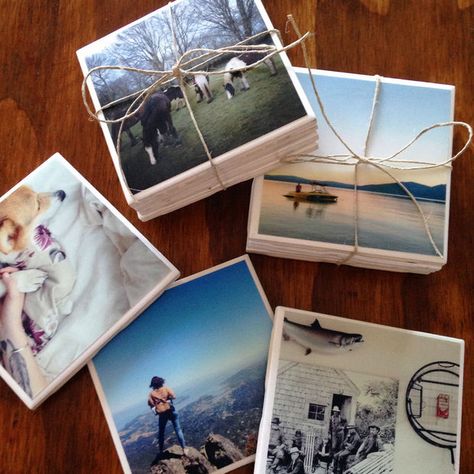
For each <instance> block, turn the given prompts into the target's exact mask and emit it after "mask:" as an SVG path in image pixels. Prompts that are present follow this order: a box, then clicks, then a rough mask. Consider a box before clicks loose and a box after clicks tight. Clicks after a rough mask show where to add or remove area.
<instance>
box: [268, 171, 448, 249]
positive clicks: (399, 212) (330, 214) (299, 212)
mask: <svg viewBox="0 0 474 474" xmlns="http://www.w3.org/2000/svg"><path fill="white" fill-rule="evenodd" d="M265 178H266V179H265V180H264V182H263V192H262V203H261V211H260V220H259V234H264V235H272V236H278V237H286V238H295V239H304V240H311V241H321V242H328V243H334V244H346V245H354V213H355V207H354V198H355V193H354V191H353V189H351V188H349V187H346V186H344V187H336V186H325V189H326V191H327V192H328V193H330V194H331V195H334V196H337V200H336V201H331V202H328V201H326V202H317V201H315V202H314V201H308V200H306V199H296V198H293V197H285V195H289V193H290V192H294V191H295V189H296V184H297V183H296V182H293V181H294V179H291V182H289V181H281V180H280V179H279V177H278V178H277V177H275V176H272V177H269V176H266V177H265ZM269 178H273V179H272V180H271V179H269ZM292 178H293V177H292ZM301 183H302V189H301V191H303V192H309V191H311V185H310V183H306V181H305V180H302V181H301ZM323 184H324V183H323ZM410 184H411V186H412V187H415V186H416V183H410ZM396 186H398V185H396ZM420 188H423V191H424V193H425V194H426V195H428V194H429V193H430V192H431V194H432V196H435V197H437V198H438V199H435V198H434V197H432V198H431V199H428V198H426V197H424V198H421V197H419V196H416V194H415V196H416V197H417V202H418V204H419V205H420V206H421V208H422V210H423V213H424V214H425V216H426V217H427V219H428V223H429V227H430V230H431V233H432V236H433V239H434V241H435V243H436V245H437V246H438V248H439V249H440V251H441V252H443V253H444V228H445V227H444V223H445V202H444V196H445V191H446V186H445V185H439V186H436V187H431V188H429V187H427V186H424V187H423V186H420ZM372 189H377V186H372ZM379 189H381V190H383V189H384V188H382V187H380V188H379ZM400 189H401V188H400ZM384 190H385V191H387V188H385V189H384ZM388 190H392V188H389V189H388ZM412 192H413V191H412ZM419 192H420V193H421V192H422V190H421V189H420V190H419ZM398 193H400V191H398ZM398 193H397V194H398ZM358 196H359V213H358V222H359V225H358V239H359V245H360V246H361V247H370V248H376V249H383V250H392V251H399V252H411V253H419V254H424V255H436V253H435V250H434V248H433V247H432V245H431V243H430V241H429V238H428V235H427V233H426V231H425V228H424V225H423V221H422V217H421V214H420V213H419V212H418V210H417V208H416V206H415V204H414V203H413V201H412V200H411V199H409V198H408V197H406V196H403V195H401V194H400V195H393V194H389V193H381V192H372V191H367V190H359V191H358ZM440 197H441V198H442V199H439V198H440Z"/></svg>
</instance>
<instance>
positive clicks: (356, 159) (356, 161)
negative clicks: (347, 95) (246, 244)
mask: <svg viewBox="0 0 474 474" xmlns="http://www.w3.org/2000/svg"><path fill="white" fill-rule="evenodd" d="M308 72H309V77H310V81H311V85H312V89H313V92H314V95H315V97H316V100H317V102H318V105H319V108H320V110H321V114H322V116H323V118H324V120H325V122H326V124H327V125H328V126H329V128H330V129H331V131H332V132H333V133H334V135H335V136H336V138H337V139H338V141H339V142H340V143H341V144H342V145H343V146H344V148H346V150H347V152H348V153H347V154H338V155H325V156H321V155H317V154H299V155H293V156H290V157H288V158H287V159H285V160H283V161H286V162H290V163H309V162H311V163H322V164H324V163H326V164H338V165H343V166H344V165H345V166H354V186H353V192H354V213H353V220H354V246H353V250H352V251H351V252H350V253H349V255H348V256H347V257H345V258H344V259H342V260H341V261H340V262H339V263H338V264H339V265H342V264H345V263H347V262H349V261H350V260H351V259H352V258H353V257H354V256H355V255H357V254H358V252H359V248H360V246H359V193H358V186H359V183H358V178H359V174H358V171H359V165H361V164H364V165H370V166H373V167H375V168H377V169H378V170H380V171H381V172H383V173H384V174H386V175H387V176H388V177H389V178H390V179H391V180H392V182H394V183H396V184H397V185H398V186H399V187H400V188H401V189H402V190H403V191H404V193H405V194H406V195H407V196H408V197H409V198H410V200H411V201H412V203H413V204H414V206H415V207H416V209H417V211H418V213H419V215H420V217H421V220H422V222H423V226H424V229H425V232H426V235H427V237H428V240H429V242H430V244H431V246H432V248H433V250H434V252H435V254H436V255H438V256H439V257H443V254H442V252H441V250H440V249H439V248H438V246H437V245H436V242H435V241H434V238H433V235H432V232H431V229H430V226H429V220H428V217H427V216H426V215H425V213H424V212H423V209H422V208H421V206H420V204H419V202H418V201H417V199H416V197H415V196H414V195H413V193H412V192H411V191H410V190H409V189H408V188H407V187H406V186H405V185H404V184H403V183H402V182H401V181H400V180H399V179H398V178H397V177H396V176H395V175H394V172H393V170H405V171H407V170H427V169H434V168H451V167H452V163H453V162H454V161H455V160H456V159H458V158H459V156H461V154H462V153H464V151H465V150H466V149H467V148H468V147H469V145H470V143H471V142H472V137H473V130H472V127H471V126H470V125H469V124H467V123H465V122H459V121H451V122H440V123H435V124H433V125H430V126H428V127H426V128H423V129H422V130H420V131H419V132H418V133H417V134H416V135H415V136H414V137H413V138H412V139H411V140H410V141H409V142H408V143H407V144H406V145H404V146H402V147H401V148H400V149H399V150H397V151H396V152H394V153H392V154H391V155H389V156H386V157H373V156H368V151H367V150H368V147H369V141H370V138H371V133H372V129H373V125H374V121H375V114H376V109H377V105H378V104H379V94H380V89H381V84H382V77H381V76H378V75H376V76H374V79H375V89H374V95H373V100H372V108H371V113H370V118H369V123H368V127H367V134H366V137H365V142H364V149H363V153H362V154H358V153H356V152H355V151H354V150H353V148H352V147H351V146H350V145H349V144H348V143H347V142H346V140H345V139H344V138H343V137H342V135H341V134H340V133H339V132H338V131H337V130H336V128H335V127H334V125H333V124H332V122H331V120H330V119H329V117H328V115H327V112H326V109H325V107H324V104H323V102H322V100H321V97H320V95H319V92H318V89H317V87H316V83H315V80H314V77H313V74H312V72H311V69H309V68H308ZM456 126H460V127H463V128H465V129H466V130H467V132H468V137H467V139H466V141H465V143H464V145H463V146H462V147H461V149H460V150H459V151H458V152H457V153H456V154H455V155H454V156H451V157H450V158H448V159H447V160H445V161H443V162H440V163H430V162H424V161H418V160H415V161H414V160H397V159H396V158H397V157H398V156H399V155H400V154H401V153H402V152H404V151H405V150H407V149H409V148H410V147H411V146H413V144H414V143H415V142H417V141H418V140H419V139H420V138H421V137H422V136H423V135H424V134H426V133H428V132H430V131H431V130H434V129H437V128H445V127H456ZM407 164H408V165H409V166H406V165H407Z"/></svg>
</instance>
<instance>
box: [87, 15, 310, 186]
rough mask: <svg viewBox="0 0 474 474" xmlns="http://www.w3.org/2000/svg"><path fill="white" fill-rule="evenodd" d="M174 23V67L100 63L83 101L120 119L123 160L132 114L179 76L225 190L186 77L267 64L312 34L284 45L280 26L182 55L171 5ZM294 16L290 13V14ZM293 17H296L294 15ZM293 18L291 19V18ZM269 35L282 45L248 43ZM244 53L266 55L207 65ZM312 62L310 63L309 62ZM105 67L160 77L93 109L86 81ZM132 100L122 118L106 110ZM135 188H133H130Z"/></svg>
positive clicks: (97, 115) (98, 114)
mask: <svg viewBox="0 0 474 474" xmlns="http://www.w3.org/2000/svg"><path fill="white" fill-rule="evenodd" d="M170 17H171V18H170V19H171V21H170V25H171V32H172V40H173V46H174V51H175V55H176V62H175V64H174V65H173V66H172V68H171V69H168V70H152V69H142V68H136V67H129V66H97V67H94V68H92V69H90V70H89V71H88V73H87V74H86V76H85V77H84V80H83V82H82V101H83V103H84V106H85V108H86V111H87V113H88V114H89V116H90V117H91V119H92V120H95V121H97V122H102V123H107V124H113V123H120V128H119V131H118V137H117V143H116V152H117V155H118V160H119V163H120V156H121V151H120V148H121V146H120V145H121V135H122V130H123V127H124V123H125V121H126V120H127V119H128V118H131V117H135V116H136V113H137V112H139V111H140V110H141V108H142V107H143V106H144V104H145V102H146V100H147V99H148V98H149V97H150V96H151V95H152V94H153V93H154V92H156V91H157V90H159V88H162V87H166V86H169V85H171V84H172V83H173V82H174V81H175V80H177V81H178V83H179V86H180V88H181V90H182V92H183V98H184V100H185V102H186V107H187V110H188V113H189V114H190V117H191V121H192V123H193V126H194V128H195V130H196V132H197V134H198V136H199V140H200V142H201V145H202V147H203V149H204V152H205V154H206V156H207V159H208V161H209V163H210V164H211V166H212V168H213V170H214V172H215V175H216V178H217V180H218V181H219V184H220V186H221V189H223V190H225V189H226V188H227V186H226V184H225V182H224V180H223V179H222V178H221V176H220V173H219V170H218V167H217V164H216V163H215V161H214V158H213V156H212V153H211V151H210V149H209V147H208V145H207V143H206V140H205V138H204V135H203V133H202V131H201V129H200V127H199V125H198V123H197V120H196V117H195V114H194V112H193V110H192V108H191V105H190V100H189V97H188V91H187V87H186V85H187V84H186V81H185V78H188V77H196V76H198V75H206V76H214V75H224V74H226V73H230V72H233V73H236V72H245V71H249V70H252V69H255V68H256V67H258V66H260V65H261V64H263V63H264V62H265V61H268V59H270V58H272V57H273V56H275V55H277V54H280V53H283V52H285V51H288V50H289V49H292V48H294V47H296V46H298V45H301V46H302V47H303V48H304V43H305V41H307V40H308V39H309V38H310V36H311V35H310V33H309V32H307V33H305V34H301V33H300V32H299V30H298V39H297V40H296V41H293V42H292V43H289V44H288V45H286V46H284V45H283V42H282V41H281V33H280V31H279V30H277V29H274V28H272V29H267V30H264V31H261V32H259V33H257V34H255V35H252V36H250V37H248V38H246V39H245V40H243V41H240V42H238V43H236V44H234V45H232V46H224V47H221V48H216V49H210V48H194V49H191V50H188V51H186V52H184V53H183V54H181V55H179V54H178V48H177V41H176V26H175V22H174V16H173V14H172V13H171V8H170ZM289 17H290V16H288V18H289ZM291 18H292V17H291ZM289 21H290V20H289ZM291 24H292V25H293V27H295V26H296V23H295V22H294V20H292V22H291ZM267 35H270V36H271V35H276V36H277V37H278V38H279V40H280V42H281V44H282V46H276V45H275V44H268V45H267V44H248V43H252V42H254V41H256V40H258V39H259V38H261V37H264V36H267ZM243 53H258V54H263V57H261V58H260V59H259V60H257V61H255V62H254V63H252V64H250V65H248V64H247V65H245V66H244V67H239V68H231V69H222V70H218V71H208V70H207V69H206V67H207V65H208V64H209V63H210V62H212V61H215V60H216V59H218V58H220V57H222V56H227V55H233V56H239V55H241V54H243ZM307 64H309V63H307ZM104 70H108V71H110V70H120V71H127V72H134V73H138V74H143V75H147V76H151V77H156V80H155V81H154V82H153V83H152V84H151V85H150V86H148V87H144V88H143V89H140V90H138V91H136V92H134V93H131V94H129V95H127V96H124V97H122V98H120V99H117V100H113V101H111V102H109V103H107V104H105V105H103V106H101V107H99V108H98V109H97V111H95V112H94V111H93V110H92V108H91V107H90V105H89V103H88V100H87V94H86V85H87V81H88V79H89V77H90V76H92V75H93V74H95V73H97V72H100V71H104ZM130 100H132V103H131V104H130V105H129V106H128V107H127V110H126V112H125V113H124V114H122V115H121V116H119V117H118V118H115V119H107V118H105V116H104V112H105V111H106V110H108V109H111V108H112V107H114V106H116V105H118V104H120V103H124V102H128V101H130ZM118 168H119V169H120V172H121V174H122V177H123V179H124V181H125V182H127V179H126V177H125V175H124V173H123V170H122V167H121V166H119V167H118ZM129 189H131V188H129ZM135 191H142V190H135Z"/></svg>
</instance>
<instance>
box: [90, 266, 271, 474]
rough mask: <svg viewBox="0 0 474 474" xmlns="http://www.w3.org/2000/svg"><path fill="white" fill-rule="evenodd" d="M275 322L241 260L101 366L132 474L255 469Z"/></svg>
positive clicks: (121, 339) (195, 287) (136, 329)
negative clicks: (245, 465)
mask: <svg viewBox="0 0 474 474" xmlns="http://www.w3.org/2000/svg"><path fill="white" fill-rule="evenodd" d="M211 302H212V304H211ZM270 314H271V309H270V307H269V305H268V302H267V301H266V297H265V295H264V294H263V292H262V290H261V288H260V284H259V282H258V280H257V277H256V275H255V272H254V270H253V268H252V266H251V263H250V260H249V259H248V257H240V258H237V259H234V260H232V261H230V262H227V263H225V264H222V265H219V266H218V267H214V268H211V269H209V270H206V271H204V272H201V273H199V274H196V275H193V276H191V277H188V278H185V279H183V280H182V281H178V282H177V283H175V284H174V285H173V286H172V287H171V288H170V289H168V290H167V291H166V292H165V293H164V294H163V296H162V297H161V298H160V299H159V300H157V301H156V302H155V303H154V304H153V305H151V306H150V307H149V308H148V309H147V310H146V311H145V312H144V313H143V314H142V315H141V316H140V317H139V318H138V319H136V320H135V321H134V322H133V323H132V324H131V325H130V326H128V327H127V328H126V329H124V330H123V331H122V332H121V333H120V334H119V335H118V336H116V337H115V338H114V339H113V340H112V341H111V342H110V343H109V344H108V345H107V346H106V347H104V348H103V349H102V350H101V352H99V354H98V355H97V356H96V357H94V359H93V361H92V363H91V364H90V366H89V367H90V370H91V374H92V377H93V380H94V383H95V386H96V389H97V391H98V394H99V398H100V400H101V403H102V406H103V408H104V412H105V414H106V417H107V421H108V424H109V428H110V430H111V432H112V437H113V439H114V441H115V445H116V448H117V451H118V454H119V457H120V459H121V463H122V467H123V469H124V471H125V472H128V473H133V474H149V473H152V474H159V473H164V472H166V473H169V474H182V473H185V472H188V473H193V472H195V473H201V474H206V473H211V472H216V473H217V472H222V473H224V472H228V471H231V470H233V469H236V468H237V467H238V466H239V465H243V464H248V463H250V462H251V461H252V460H253V455H254V454H255V450H256V439H257V435H258V429H259V424H260V419H261V416H262V408H263V397H264V389H265V373H266V367H267V357H268V347H269V342H270V335H271V330H272V320H271V318H270Z"/></svg>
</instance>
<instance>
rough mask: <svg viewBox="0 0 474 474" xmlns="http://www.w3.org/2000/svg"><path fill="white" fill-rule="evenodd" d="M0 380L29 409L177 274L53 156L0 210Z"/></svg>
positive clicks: (75, 174)
mask: <svg viewBox="0 0 474 474" xmlns="http://www.w3.org/2000/svg"><path fill="white" fill-rule="evenodd" d="M0 273H1V281H0V311H1V322H2V324H1V330H0V339H1V341H0V347H1V353H0V357H1V367H0V374H1V375H2V378H4V380H5V381H6V382H7V383H8V384H9V385H10V386H11V387H12V388H13V390H14V391H15V393H16V394H17V395H18V396H19V397H20V398H21V399H22V400H23V402H25V403H26V404H27V405H28V407H29V408H35V407H36V406H38V405H39V404H40V403H41V402H42V401H44V400H45V399H46V398H47V397H48V396H49V395H50V394H52V393H53V392H54V391H55V390H57V389H58V388H59V387H60V386H61V385H62V384H63V383H65V382H66V381H67V380H68V379H69V378H70V377H71V376H72V375H74V373H75V372H77V371H78V370H79V369H80V368H81V367H82V366H84V365H85V364H86V362H87V360H88V359H90V357H91V356H92V355H93V354H94V353H96V352H97V350H98V349H99V348H100V347H101V346H102V345H103V344H105V343H106V342H107V340H108V339H110V338H111V337H112V336H113V335H114V334H116V333H117V332H118V331H119V330H120V329H121V328H122V327H124V326H125V325H126V324H128V323H129V322H130V321H131V320H132V319H133V318H134V317H136V316H137V314H138V313H139V312H140V311H141V310H142V309H143V308H145V307H146V306H147V305H148V304H150V303H151V302H152V301H153V300H154V299H156V298H157V297H158V296H159V295H160V294H161V292H162V291H163V290H164V289H165V287H166V286H167V285H169V283H171V282H172V281H173V280H175V279H176V278H177V277H178V275H179V273H178V271H177V270H176V268H175V267H173V265H171V263H170V262H169V261H168V260H166V258H165V257H164V256H163V255H162V254H161V253H159V252H158V250H157V249H156V248H154V247H153V246H152V245H151V244H150V242H148V241H147V240H146V239H145V238H144V237H143V236H142V235H141V234H140V233H139V232H138V231H137V230H136V229H135V228H134V227H132V226H131V225H130V223H128V222H127V221H126V220H125V218H124V217H123V216H121V215H120V214H119V213H118V212H117V211H116V210H115V209H114V208H113V207H112V206H111V205H110V204H109V203H108V202H107V201H106V200H105V199H104V198H103V197H102V196H101V195H100V194H99V193H98V192H97V191H96V190H95V189H94V188H93V187H92V186H91V185H90V184H89V183H88V182H87V181H86V180H85V179H84V178H83V177H82V176H81V175H80V174H79V173H78V172H77V171H76V170H74V168H72V166H71V165H69V163H68V162H67V161H66V160H64V158H62V157H61V156H60V155H59V154H56V155H54V156H53V157H52V158H50V159H49V160H47V161H46V162H45V163H44V164H43V165H41V166H40V167H39V168H37V169H36V170H35V171H34V172H33V173H31V174H30V175H29V176H28V177H27V178H25V179H24V180H23V181H22V182H21V183H19V184H18V185H17V186H16V187H15V188H13V189H12V190H11V191H10V192H9V193H7V194H6V195H5V196H3V197H2V199H1V201H0Z"/></svg>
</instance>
